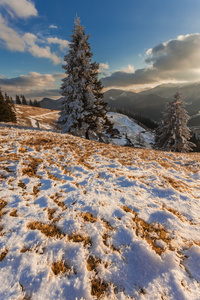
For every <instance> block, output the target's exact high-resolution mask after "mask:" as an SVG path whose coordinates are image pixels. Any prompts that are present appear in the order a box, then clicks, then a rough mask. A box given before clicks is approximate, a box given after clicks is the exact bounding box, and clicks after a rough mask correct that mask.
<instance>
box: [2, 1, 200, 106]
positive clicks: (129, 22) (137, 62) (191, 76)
mask: <svg viewBox="0 0 200 300" xmlns="http://www.w3.org/2000/svg"><path fill="white" fill-rule="evenodd" d="M76 15H78V16H79V17H80V19H81V24H82V25H84V27H85V33H86V34H90V38H89V40H88V41H89V43H90V45H91V51H92V53H93V58H92V60H93V61H96V62H98V63H99V64H100V74H99V76H100V78H101V79H102V83H103V85H104V88H105V90H108V89H111V88H118V89H123V90H131V91H135V92H138V91H141V90H144V89H147V88H151V87H154V86H157V85H159V84H162V83H169V82H172V83H177V82H178V83H179V82H180V83H184V82H196V81H200V17H199V16H200V1H199V0H168V1H164V0H101V1H97V0H57V1H55V0H32V1H30V0H17V1H16V0H0V87H1V90H2V91H3V92H7V93H8V94H9V95H11V96H13V97H14V96H15V95H16V94H24V95H25V96H26V97H27V98H32V99H37V100H41V99H42V98H43V97H49V98H52V99H58V98H60V97H61V95H60V93H59V90H60V86H61V79H62V78H64V77H66V74H64V69H63V68H62V65H63V63H64V62H63V59H64V55H66V54H67V52H68V49H69V43H70V40H71V37H70V35H71V33H72V29H73V26H74V20H75V18H76Z"/></svg>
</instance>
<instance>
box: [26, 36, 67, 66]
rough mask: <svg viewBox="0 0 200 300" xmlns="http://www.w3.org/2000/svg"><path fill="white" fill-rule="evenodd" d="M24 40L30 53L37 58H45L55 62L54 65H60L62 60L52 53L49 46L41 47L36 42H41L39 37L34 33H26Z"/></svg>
mask: <svg viewBox="0 0 200 300" xmlns="http://www.w3.org/2000/svg"><path fill="white" fill-rule="evenodd" d="M23 40H24V42H25V44H26V48H27V50H28V52H30V53H31V54H32V55H33V56H35V57H45V58H49V59H50V60H52V61H53V63H54V64H59V63H60V62H61V58H60V57H58V56H57V55H56V54H55V53H52V52H51V50H50V48H49V47H48V46H46V47H39V46H38V45H37V44H36V42H37V41H39V40H38V37H37V36H36V35H34V34H32V33H25V34H24V36H23Z"/></svg>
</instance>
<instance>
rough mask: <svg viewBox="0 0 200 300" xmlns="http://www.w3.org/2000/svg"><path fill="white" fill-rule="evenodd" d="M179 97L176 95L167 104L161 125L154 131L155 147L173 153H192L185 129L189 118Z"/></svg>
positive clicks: (187, 129)
mask: <svg viewBox="0 0 200 300" xmlns="http://www.w3.org/2000/svg"><path fill="white" fill-rule="evenodd" d="M184 106H185V105H184V103H183V101H182V100H181V95H180V94H179V93H177V94H176V95H175V96H174V100H173V101H171V102H169V104H168V105H167V107H166V110H165V112H164V113H163V116H164V119H163V122H162V124H161V125H160V126H159V127H158V129H157V130H156V146H157V147H159V148H160V149H163V150H170V151H174V152H189V151H192V148H191V147H192V146H194V144H193V143H191V142H190V141H189V139H190V136H191V135H190V130H189V128H188V127H187V122H188V120H189V116H188V114H187V111H186V110H185V109H184Z"/></svg>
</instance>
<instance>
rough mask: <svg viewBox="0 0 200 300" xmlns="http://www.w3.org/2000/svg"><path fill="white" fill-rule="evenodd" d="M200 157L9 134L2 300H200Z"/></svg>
mask: <svg viewBox="0 0 200 300" xmlns="http://www.w3.org/2000/svg"><path fill="white" fill-rule="evenodd" d="M199 168H200V155H199V154H195V153H191V154H174V153H169V152H159V151H154V150H147V149H138V148H137V149H136V148H127V147H119V146H115V145H105V144H101V143H96V142H92V141H87V140H84V139H81V138H78V137H73V136H70V135H67V134H57V133H53V132H49V131H37V130H34V131H33V130H28V129H27V130H23V129H16V128H6V127H5V128H3V127H1V128H0V235H1V237H0V299H1V300H5V299H33V300H40V299H41V300H43V299H56V300H57V299H59V300H62V299H67V300H71V299H72V300H74V299H86V300H90V299H91V300H92V299H99V298H102V299H121V300H122V299H146V300H147V299H148V300H149V299H152V300H155V299H162V300H166V299H174V300H184V299H188V300H197V299H200V171H199Z"/></svg>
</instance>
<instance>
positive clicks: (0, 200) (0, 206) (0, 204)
mask: <svg viewBox="0 0 200 300" xmlns="http://www.w3.org/2000/svg"><path fill="white" fill-rule="evenodd" d="M6 205H7V202H6V201H4V200H2V199H0V211H2V210H3V209H4V207H5V206H6Z"/></svg>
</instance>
